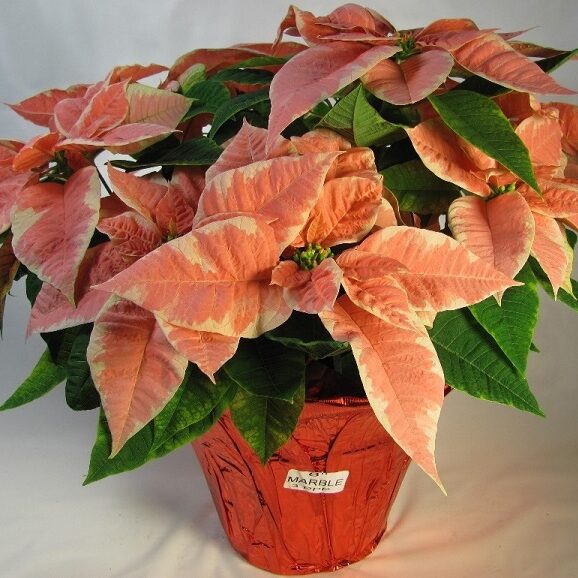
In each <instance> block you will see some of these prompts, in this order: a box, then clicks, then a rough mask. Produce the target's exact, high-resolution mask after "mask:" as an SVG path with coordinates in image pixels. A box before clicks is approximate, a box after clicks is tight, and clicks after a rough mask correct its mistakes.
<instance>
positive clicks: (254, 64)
mask: <svg viewBox="0 0 578 578" xmlns="http://www.w3.org/2000/svg"><path fill="white" fill-rule="evenodd" d="M290 58H291V57H290V56H255V57H253V58H248V59H247V60H243V62H238V63H237V64H233V65H232V66H229V69H231V68H258V67H260V66H277V65H279V64H285V63H286V62H287V61H288V60H289V59H290Z"/></svg>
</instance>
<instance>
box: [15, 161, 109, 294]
mask: <svg viewBox="0 0 578 578" xmlns="http://www.w3.org/2000/svg"><path fill="white" fill-rule="evenodd" d="M99 205H100V180H99V178H98V173H97V172H96V169H95V168H93V167H87V168H84V169H81V170H80V171H78V172H76V173H74V175H72V177H71V178H70V179H69V180H68V181H67V183H66V184H65V185H61V184H58V183H40V184H37V185H32V186H29V187H27V188H25V189H24V190H23V191H21V193H20V196H19V198H18V200H17V203H16V205H15V207H14V211H13V221H12V233H13V235H14V253H15V254H16V256H17V257H18V259H19V260H20V261H21V262H22V263H24V264H25V265H26V267H28V269H30V270H31V271H32V272H34V273H35V274H36V275H38V277H40V279H42V280H43V281H46V282H48V283H50V284H51V285H53V286H54V287H56V288H57V289H59V290H60V291H61V292H62V293H64V295H66V297H67V298H68V299H69V300H70V301H71V302H73V300H74V284H75V280H76V275H77V272H78V268H79V266H80V263H81V262H82V259H83V258H84V254H85V253H86V250H87V248H88V245H89V243H90V239H91V237H92V234H93V232H94V229H95V226H96V224H97V221H98V215H99Z"/></svg>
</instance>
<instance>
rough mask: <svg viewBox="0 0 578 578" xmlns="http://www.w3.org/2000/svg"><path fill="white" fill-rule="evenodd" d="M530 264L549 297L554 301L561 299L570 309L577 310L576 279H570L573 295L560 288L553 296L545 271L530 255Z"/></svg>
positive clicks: (577, 284) (577, 283) (577, 282)
mask: <svg viewBox="0 0 578 578" xmlns="http://www.w3.org/2000/svg"><path fill="white" fill-rule="evenodd" d="M530 265H531V267H532V271H533V273H534V275H535V276H536V279H537V280H538V282H539V283H540V285H541V287H542V289H544V291H545V292H546V293H547V294H548V296H549V297H551V298H552V299H554V300H556V301H561V302H562V303H564V305H568V307H570V309H574V311H578V298H577V297H578V281H576V280H575V279H570V282H571V283H572V293H573V294H574V295H570V293H568V292H567V291H564V289H561V288H560V289H558V295H557V297H555V296H554V289H553V288H552V284H551V283H550V279H548V276H547V275H546V273H544V270H543V269H542V267H540V265H539V264H538V261H536V259H534V258H533V257H530Z"/></svg>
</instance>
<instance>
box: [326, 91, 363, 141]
mask: <svg viewBox="0 0 578 578" xmlns="http://www.w3.org/2000/svg"><path fill="white" fill-rule="evenodd" d="M360 90H361V85H360V86H358V87H357V88H356V89H355V90H352V91H351V92H350V93H349V94H347V95H346V96H344V97H343V98H342V99H340V100H339V101H337V103H336V104H335V106H334V107H333V108H332V109H331V110H330V111H329V112H328V113H327V114H326V115H325V116H324V117H323V118H322V119H321V120H320V121H319V123H318V125H317V127H318V128H328V129H330V130H333V131H335V132H338V133H339V134H340V135H342V136H344V137H345V138H346V139H347V140H350V141H352V142H353V141H354V136H353V116H354V114H355V102H356V100H357V95H358V94H359V91H360Z"/></svg>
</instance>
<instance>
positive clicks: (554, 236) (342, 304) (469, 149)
mask: <svg viewBox="0 0 578 578" xmlns="http://www.w3.org/2000/svg"><path fill="white" fill-rule="evenodd" d="M285 34H286V35H290V36H293V37H299V38H300V39H301V40H302V42H293V41H285V40H284V39H283V37H284V35H285ZM516 36H517V33H499V32H497V31H496V30H495V29H479V28H478V27H477V26H476V25H475V23H474V22H472V21H471V20H467V19H449V20H439V21H436V22H433V23H432V24H429V25H428V26H426V27H424V28H420V29H415V30H396V29H395V28H394V26H393V25H392V24H390V23H389V22H388V21H387V20H386V19H385V18H383V17H382V16H380V15H379V14H377V13H376V12H374V11H373V10H370V9H367V8H362V7H360V6H357V5H355V4H346V5H344V6H342V7H340V8H337V9H336V10H334V11H333V12H331V13H330V14H329V15H327V16H323V17H317V16H315V15H313V14H312V13H310V12H306V11H302V10H299V9H298V8H296V7H294V6H292V7H290V9H289V11H288V13H287V15H286V17H285V18H284V19H283V21H282V22H281V24H280V27H279V30H278V35H277V39H276V40H275V41H274V42H273V43H272V44H247V45H238V46H233V47H230V48H225V49H210V50H208V49H207V50H204V49H199V50H194V51H192V52H190V53H188V54H185V55H184V56H182V57H181V58H179V59H178V60H177V61H176V63H175V64H174V65H173V66H172V67H171V68H169V69H166V68H165V67H163V66H158V65H149V66H139V65H134V66H121V67H117V68H115V69H114V70H112V71H111V73H110V74H109V75H108V76H107V77H106V78H105V79H104V80H103V81H100V82H98V83H96V84H94V85H90V86H86V85H76V86H72V87H70V88H67V89H63V90H61V89H55V90H49V91H47V92H43V93H41V94H38V95H36V96H33V97H31V98H28V99H26V100H24V101H22V102H20V103H18V104H15V105H12V109H13V110H14V111H15V112H16V113H18V114H19V115H20V116H22V117H24V118H25V119H27V120H29V121H31V122H33V123H35V124H37V125H39V126H41V127H44V129H45V131H44V133H43V134H41V135H40V136H38V137H36V138H34V139H32V140H31V141H29V142H26V143H22V142H16V141H9V140H4V141H0V234H1V237H0V239H1V247H0V292H1V293H0V297H1V305H0V312H1V310H2V309H3V307H4V301H5V298H6V295H7V293H8V292H9V290H10V287H11V285H12V283H13V282H14V281H15V280H16V279H19V278H22V277H26V289H27V294H28V297H29V299H30V302H31V305H32V310H31V315H30V321H29V326H28V331H29V333H40V334H41V335H42V337H43V339H44V340H45V341H46V345H47V349H46V352H45V354H44V355H43V356H42V358H41V359H40V361H39V362H38V365H37V366H36V367H35V368H34V370H33V371H32V374H31V375H30V377H29V378H28V379H27V380H26V381H25V382H24V383H23V384H22V385H21V386H20V387H19V388H18V389H17V390H16V392H15V393H14V394H13V395H12V396H11V397H9V398H8V400H7V401H5V403H4V405H3V406H2V407H1V408H0V409H8V408H14V407H17V406H20V405H23V404H24V403H27V402H29V401H32V400H33V399H36V398H38V397H39V396H41V395H43V394H44V393H46V392H48V391H49V390H51V389H52V388H54V387H55V386H56V385H58V384H59V383H61V382H62V381H65V382H66V385H65V394H66V401H67V403H68V405H69V406H70V407H71V408H72V409H75V410H87V409H95V408H98V407H100V408H101V411H100V419H99V424H98V433H97V439H96V443H95V446H94V449H93V452H92V457H91V461H90V467H89V472H88V476H87V478H86V482H92V481H95V480H98V479H101V478H103V477H105V476H108V475H110V474H115V473H119V472H121V471H125V470H129V469H133V468H136V467H138V466H140V465H142V464H144V463H145V462H146V461H148V460H150V459H153V458H157V457H160V456H163V455H165V454H167V453H168V452H170V451H172V450H174V449H176V448H177V447H179V446H181V445H183V444H186V443H189V442H191V441H192V440H193V439H195V438H197V437H199V436H201V435H202V434H203V433H204V432H206V431H207V430H208V429H209V428H210V427H211V426H212V425H213V424H214V423H215V422H216V421H217V420H218V419H219V418H220V416H221V415H222V414H223V413H224V412H226V411H230V414H231V416H232V419H233V421H234V423H235V425H236V426H237V428H238V429H239V430H240V432H241V433H242V435H243V436H244V437H245V439H246V440H247V442H248V443H249V444H250V445H251V446H252V448H253V449H254V450H255V452H256V453H257V454H258V455H259V457H260V458H261V460H262V461H263V462H265V461H267V460H268V459H269V458H270V457H271V455H273V453H274V452H275V451H276V450H277V449H278V448H279V447H281V446H282V445H283V444H284V443H285V442H286V441H287V440H288V439H289V437H290V436H291V433H292V431H293V429H294V428H295V426H296V424H297V421H298V419H299V415H300V412H301V410H302V408H303V404H304V403H306V401H307V400H315V399H323V398H331V397H335V396H343V395H348V396H352V395H353V396H366V397H367V399H368V400H369V403H370V404H371V406H372V408H373V410H374V411H375V414H376V416H377V419H378V420H379V421H380V422H381V423H382V424H383V427H384V428H385V429H386V430H387V431H388V432H389V433H390V434H391V436H392V437H393V438H394V439H395V441H396V442H397V443H398V444H399V445H400V446H401V447H402V448H403V449H404V450H405V452H406V453H407V454H408V455H409V456H410V457H411V458H412V459H413V460H414V461H415V462H416V463H417V464H418V465H419V466H420V467H421V468H422V469H423V470H424V471H425V472H426V473H427V474H429V475H430V476H431V477H432V478H433V479H434V480H435V481H436V482H437V483H438V484H440V486H441V482H440V479H439V476H438V473H437V470H436V465H435V457H434V447H435V435H436V428H437V422H438V417H439V414H440V410H441V407H442V403H443V399H444V390H445V388H446V387H447V385H449V386H450V387H452V388H455V389H458V390H462V391H464V392H467V393H469V394H471V395H474V396H476V397H479V398H483V399H489V400H493V401H497V402H501V403H505V404H509V405H512V406H514V407H516V408H519V409H522V410H525V411H529V412H533V413H535V414H539V415H540V414H541V413H542V412H541V410H540V408H539V405H538V402H537V401H536V399H535V397H534V396H533V394H532V393H531V391H530V388H529V386H528V383H527V381H526V378H525V372H526V365H527V358H528V354H529V351H530V350H532V349H535V346H534V345H533V342H532V338H533V333H534V328H535V325H536V320H537V316H538V309H539V298H538V289H537V288H538V286H539V285H541V286H542V287H544V289H545V290H546V292H547V293H549V294H550V296H552V297H558V299H559V301H561V302H562V303H564V304H566V305H568V306H570V307H571V308H573V309H575V310H576V309H578V300H577V298H576V297H577V296H578V288H577V286H576V282H575V281H573V280H572V279H571V271H572V257H573V247H574V244H575V242H576V235H575V233H573V230H576V229H578V107H577V106H575V105H572V104H565V103H560V102H548V103H545V104H544V103H540V102H539V101H538V99H537V97H536V94H554V95H569V94H574V93H573V91H571V90H569V89H566V88H563V87H562V86H560V85H559V84H558V83H557V82H556V81H555V80H554V79H553V78H552V77H551V76H550V75H549V73H550V72H551V71H553V70H554V69H556V68H557V67H558V66H560V65H561V64H563V63H564V62H566V61H568V60H571V59H573V58H575V56H576V51H563V50H554V49H551V48H543V47H540V46H537V45H533V44H531V43H527V42H521V41H518V40H515V39H514V38H515V37H516ZM158 74H162V75H164V78H163V79H162V81H161V83H160V85H159V86H158V87H153V86H151V85H150V84H151V83H150V80H149V81H148V82H149V84H146V83H145V82H143V80H145V79H149V78H150V77H151V76H153V75H158ZM155 77H158V76H155ZM104 151H106V152H107V155H106V158H107V159H108V160H107V162H106V164H104V163H103V162H102V161H101V159H102V154H101V153H103V152H104Z"/></svg>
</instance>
